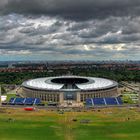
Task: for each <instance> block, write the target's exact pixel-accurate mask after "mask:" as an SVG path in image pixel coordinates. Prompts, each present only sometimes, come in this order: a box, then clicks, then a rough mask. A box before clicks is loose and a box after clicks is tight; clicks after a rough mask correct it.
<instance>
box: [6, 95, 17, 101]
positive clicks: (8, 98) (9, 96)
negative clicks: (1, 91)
mask: <svg viewBox="0 0 140 140" xmlns="http://www.w3.org/2000/svg"><path fill="white" fill-rule="evenodd" d="M6 96H7V99H6V101H7V102H8V101H9V100H10V98H12V97H16V94H6Z"/></svg>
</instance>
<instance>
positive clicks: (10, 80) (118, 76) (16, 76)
mask: <svg viewBox="0 0 140 140" xmlns="http://www.w3.org/2000/svg"><path fill="white" fill-rule="evenodd" d="M68 73H71V74H73V75H79V76H93V77H104V78H109V79H112V80H115V81H118V82H120V81H135V82H140V71H136V70H135V71H129V70H112V71H109V70H103V69H100V70H93V69H80V68H75V69H71V70H69V71H66V70H62V69H61V70H54V71H53V72H51V73H50V72H34V73H32V72H22V73H0V84H21V83H22V82H23V81H25V80H28V79H32V78H38V77H48V76H60V75H65V74H68Z"/></svg>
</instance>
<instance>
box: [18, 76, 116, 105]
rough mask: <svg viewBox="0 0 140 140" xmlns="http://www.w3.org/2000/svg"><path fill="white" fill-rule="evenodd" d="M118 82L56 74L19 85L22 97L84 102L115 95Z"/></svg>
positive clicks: (60, 101)
mask: <svg viewBox="0 0 140 140" xmlns="http://www.w3.org/2000/svg"><path fill="white" fill-rule="evenodd" d="M117 87H118V83H117V82H115V81H112V80H109V79H105V78H97V77H82V76H58V77H45V78H37V79H31V80H27V81H25V82H23V83H22V85H21V92H20V95H21V96H22V97H33V98H40V99H41V100H43V101H52V102H59V103H62V102H64V101H76V102H84V101H85V100H86V99H88V98H102V97H117V96H118V92H117Z"/></svg>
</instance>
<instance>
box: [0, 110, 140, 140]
mask: <svg viewBox="0 0 140 140" xmlns="http://www.w3.org/2000/svg"><path fill="white" fill-rule="evenodd" d="M139 111H140V109H138V108H133V109H128V108H127V109H126V108H123V109H121V108H118V109H117V108H112V109H111V108H110V109H100V110H92V111H86V112H65V113H64V114H59V113H58V112H56V111H46V110H36V111H34V112H26V111H24V110H23V109H2V108H1V109H0V140H124V139H127V140H140V112H139Z"/></svg>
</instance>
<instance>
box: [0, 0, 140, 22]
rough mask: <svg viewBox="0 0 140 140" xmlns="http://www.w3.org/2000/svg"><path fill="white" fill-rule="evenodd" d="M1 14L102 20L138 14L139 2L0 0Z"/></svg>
mask: <svg viewBox="0 0 140 140" xmlns="http://www.w3.org/2000/svg"><path fill="white" fill-rule="evenodd" d="M0 5H1V6H0V9H1V13H11V12H12V13H19V14H34V15H36V14H45V15H53V16H61V17H64V18H67V19H75V20H84V19H91V18H94V19H96V18H97V19H102V18H106V17H108V16H121V17H122V16H135V15H139V14H140V1H139V0H133V1H132V0H123V1H122V0H117V1H116V0H86V1H85V0H78V1H76V0H57V1H56V0H1V1H0Z"/></svg>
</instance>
